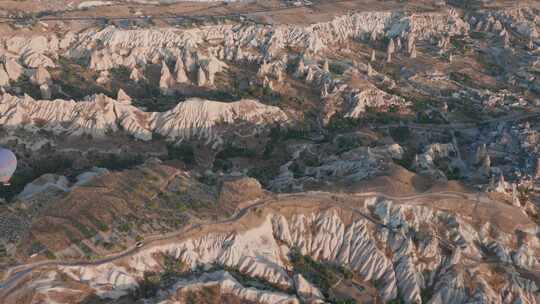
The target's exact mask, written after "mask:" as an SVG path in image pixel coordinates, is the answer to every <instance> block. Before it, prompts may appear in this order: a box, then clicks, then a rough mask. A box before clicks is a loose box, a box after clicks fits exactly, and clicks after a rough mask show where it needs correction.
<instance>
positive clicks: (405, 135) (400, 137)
mask: <svg viewBox="0 0 540 304" xmlns="http://www.w3.org/2000/svg"><path fill="white" fill-rule="evenodd" d="M390 136H392V138H393V139H394V140H395V141H397V142H404V141H407V140H408V139H409V138H410V136H411V131H410V130H409V128H408V127H397V128H392V129H390Z"/></svg>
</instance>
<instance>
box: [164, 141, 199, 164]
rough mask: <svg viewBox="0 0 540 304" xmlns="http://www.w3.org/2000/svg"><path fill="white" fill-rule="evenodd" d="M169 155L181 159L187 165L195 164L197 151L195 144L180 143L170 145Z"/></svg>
mask: <svg viewBox="0 0 540 304" xmlns="http://www.w3.org/2000/svg"><path fill="white" fill-rule="evenodd" d="M167 155H168V156H169V158H170V159H177V160H181V161H183V162H184V163H186V164H187V165H193V164H195V152H194V149H193V146H191V145H189V144H186V143H181V144H179V145H168V146H167Z"/></svg>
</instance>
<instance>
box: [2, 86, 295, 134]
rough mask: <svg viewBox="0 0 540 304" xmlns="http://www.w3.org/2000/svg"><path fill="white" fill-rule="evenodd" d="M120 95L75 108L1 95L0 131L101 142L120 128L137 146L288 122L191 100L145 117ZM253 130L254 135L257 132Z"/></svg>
mask: <svg viewBox="0 0 540 304" xmlns="http://www.w3.org/2000/svg"><path fill="white" fill-rule="evenodd" d="M119 95H120V97H121V98H120V100H118V101H117V100H114V99H112V98H109V97H107V96H104V95H94V96H92V97H90V98H88V99H87V100H85V101H80V102H76V101H73V100H54V101H45V100H34V99H32V98H31V97H29V96H25V97H24V98H19V97H16V96H12V95H9V94H3V95H0V112H1V113H4V114H3V116H2V117H0V126H2V127H5V128H12V129H17V128H24V129H26V130H29V131H37V130H39V129H46V130H49V131H52V132H54V133H55V134H68V135H72V136H80V135H83V134H89V135H92V136H97V137H104V136H106V135H107V133H108V132H116V131H119V130H120V128H121V129H122V130H123V131H124V132H127V133H128V134H130V135H132V136H134V137H135V138H137V139H140V140H150V139H152V133H153V132H155V133H159V134H161V135H163V136H165V137H166V138H168V139H169V140H171V141H181V140H184V139H189V138H199V139H205V140H206V141H207V142H208V143H211V142H212V143H215V142H216V141H220V138H221V134H220V132H219V131H218V129H219V128H218V127H219V126H223V127H225V126H226V125H232V124H238V123H239V122H243V123H246V124H248V125H250V126H252V127H253V126H255V127H257V126H260V127H264V126H265V125H268V124H273V123H286V122H287V120H288V119H287V116H286V115H285V113H284V112H283V111H281V110H280V109H279V108H277V107H272V106H266V105H263V104H261V103H259V102H257V101H255V100H240V101H236V102H230V103H224V102H216V101H208V100H203V99H198V98H192V99H188V100H186V101H184V102H180V103H179V104H178V105H177V106H176V107H174V108H173V109H171V110H169V111H166V112H143V111H141V110H140V109H138V108H136V107H135V106H132V105H131V104H130V103H129V102H128V98H127V97H126V96H123V94H119ZM251 130H252V131H257V130H256V128H255V129H253V128H251Z"/></svg>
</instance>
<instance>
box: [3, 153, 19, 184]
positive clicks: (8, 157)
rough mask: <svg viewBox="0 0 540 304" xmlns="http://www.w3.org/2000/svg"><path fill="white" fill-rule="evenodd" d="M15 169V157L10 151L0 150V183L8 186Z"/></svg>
mask: <svg viewBox="0 0 540 304" xmlns="http://www.w3.org/2000/svg"><path fill="white" fill-rule="evenodd" d="M16 168H17V157H16V156H15V154H13V152H11V150H8V149H4V148H0V183H2V184H4V186H9V185H10V183H9V180H10V179H11V176H12V175H13V173H14V172H15V169H16Z"/></svg>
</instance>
